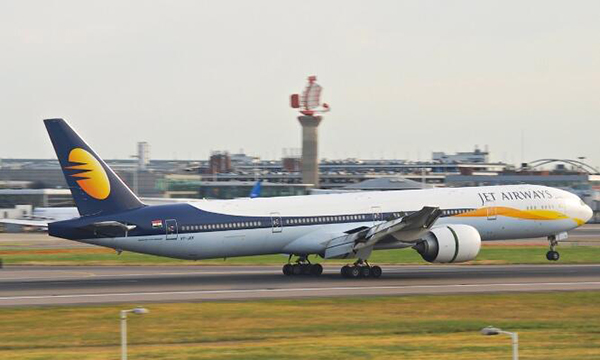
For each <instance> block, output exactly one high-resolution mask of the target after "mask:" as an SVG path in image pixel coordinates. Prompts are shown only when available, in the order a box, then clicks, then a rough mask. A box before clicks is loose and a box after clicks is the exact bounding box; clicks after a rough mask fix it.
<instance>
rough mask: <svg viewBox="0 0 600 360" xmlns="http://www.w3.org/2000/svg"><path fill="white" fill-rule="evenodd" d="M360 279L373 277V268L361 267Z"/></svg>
mask: <svg viewBox="0 0 600 360" xmlns="http://www.w3.org/2000/svg"><path fill="white" fill-rule="evenodd" d="M360 277H364V278H368V277H371V267H370V266H361V267H360Z"/></svg>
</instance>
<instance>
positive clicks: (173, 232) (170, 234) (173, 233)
mask: <svg viewBox="0 0 600 360" xmlns="http://www.w3.org/2000/svg"><path fill="white" fill-rule="evenodd" d="M165 230H166V232H167V240H177V236H178V234H179V231H178V229H177V220H175V219H169V220H165Z"/></svg>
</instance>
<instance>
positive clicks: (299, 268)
mask: <svg viewBox="0 0 600 360" xmlns="http://www.w3.org/2000/svg"><path fill="white" fill-rule="evenodd" d="M301 274H302V266H300V264H294V265H292V275H301Z"/></svg>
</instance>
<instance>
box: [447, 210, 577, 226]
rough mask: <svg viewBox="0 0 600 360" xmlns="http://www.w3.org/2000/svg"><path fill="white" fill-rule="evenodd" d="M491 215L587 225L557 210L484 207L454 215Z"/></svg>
mask: <svg viewBox="0 0 600 360" xmlns="http://www.w3.org/2000/svg"><path fill="white" fill-rule="evenodd" d="M491 215H496V216H506V217H511V218H515V219H523V220H541V221H546V220H562V219H571V220H573V221H575V222H576V223H577V225H583V224H585V221H583V220H581V219H577V218H571V217H569V216H567V215H565V214H563V213H561V212H559V211H555V210H519V209H515V208H509V207H504V206H494V207H484V208H479V209H477V210H472V211H467V212H465V213H462V214H457V215H454V216H455V217H488V216H491Z"/></svg>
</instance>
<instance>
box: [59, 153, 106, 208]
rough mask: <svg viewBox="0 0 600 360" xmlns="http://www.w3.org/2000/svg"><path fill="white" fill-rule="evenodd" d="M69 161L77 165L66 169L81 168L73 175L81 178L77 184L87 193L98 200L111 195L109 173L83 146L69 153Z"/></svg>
mask: <svg viewBox="0 0 600 360" xmlns="http://www.w3.org/2000/svg"><path fill="white" fill-rule="evenodd" d="M69 162H71V163H76V164H77V165H73V166H69V167H66V169H70V170H81V171H79V172H77V173H75V174H72V175H71V176H72V177H74V178H77V179H79V180H77V184H78V185H79V186H81V189H83V191H85V193H86V194H88V195H89V196H91V197H93V198H94V199H97V200H104V199H106V198H107V197H108V195H110V181H109V180H108V175H106V171H104V168H103V167H102V164H100V162H99V161H98V159H96V158H95V157H94V155H92V154H90V153H89V152H87V151H85V150H83V149H81V148H75V149H73V150H71V152H70V153H69Z"/></svg>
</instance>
